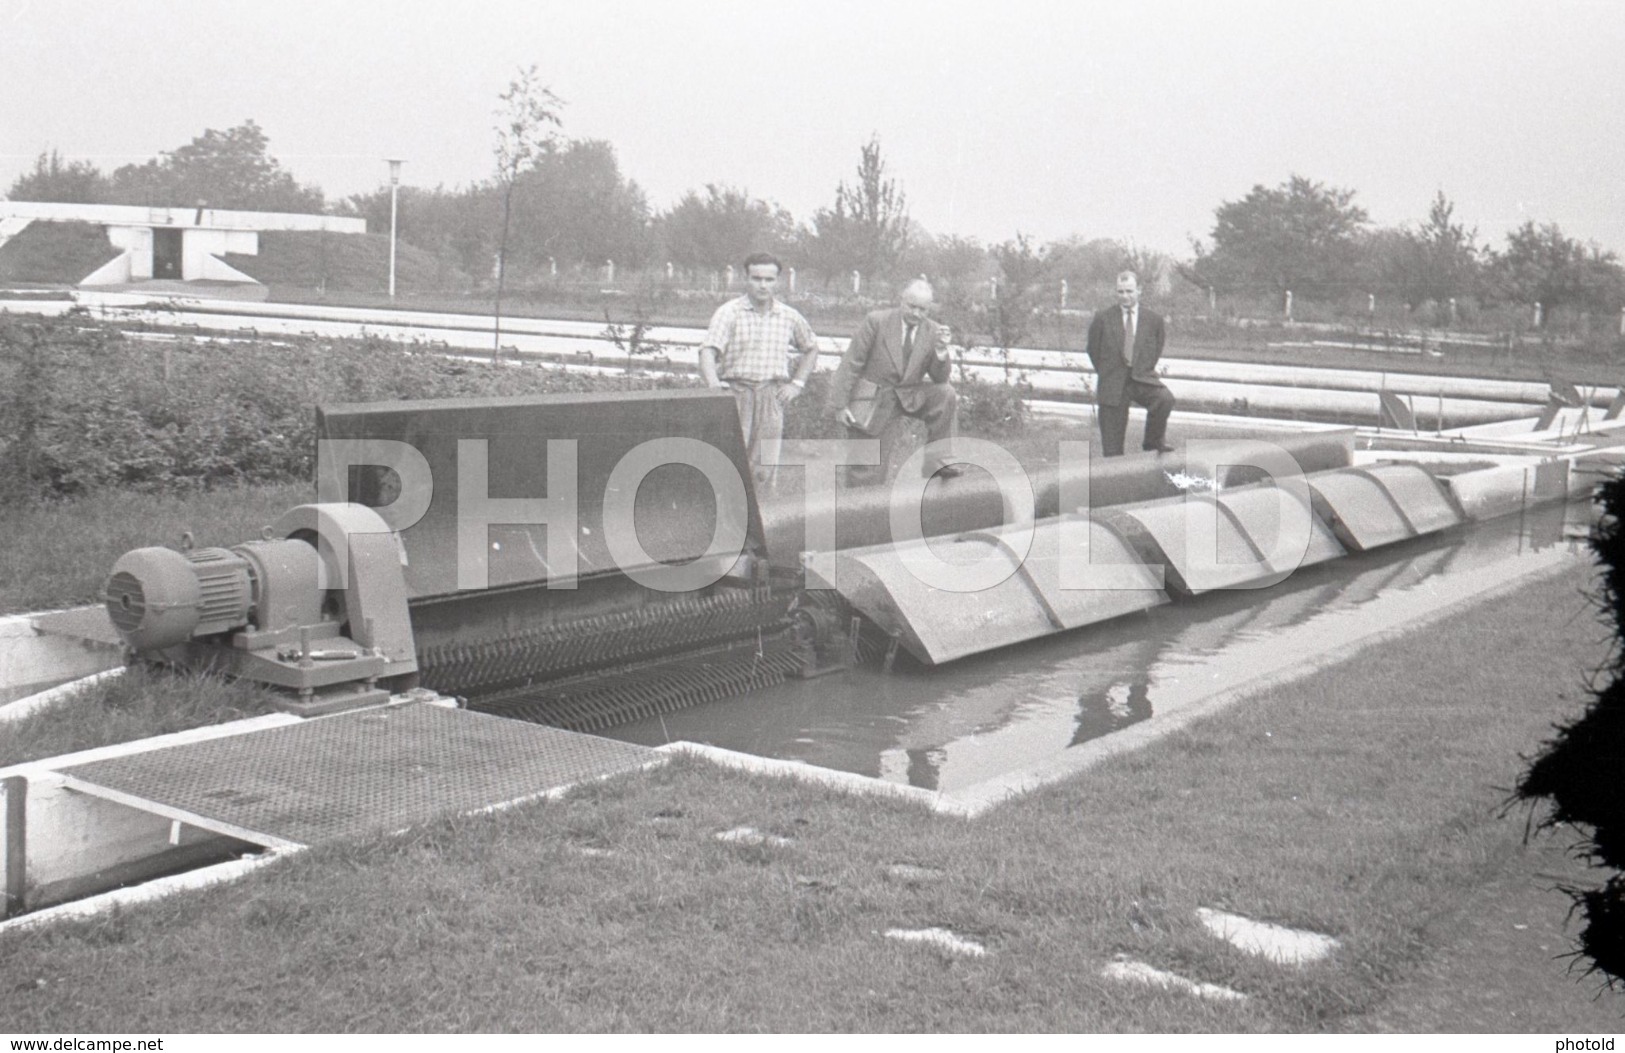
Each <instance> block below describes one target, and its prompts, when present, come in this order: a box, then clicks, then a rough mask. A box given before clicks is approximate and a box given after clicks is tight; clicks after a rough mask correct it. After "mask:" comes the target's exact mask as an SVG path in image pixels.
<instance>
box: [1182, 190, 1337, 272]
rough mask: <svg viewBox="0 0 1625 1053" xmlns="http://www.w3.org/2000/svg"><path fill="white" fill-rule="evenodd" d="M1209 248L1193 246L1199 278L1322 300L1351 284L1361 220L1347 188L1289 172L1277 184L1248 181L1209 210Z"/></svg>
mask: <svg viewBox="0 0 1625 1053" xmlns="http://www.w3.org/2000/svg"><path fill="white" fill-rule="evenodd" d="M1214 219H1215V223H1214V227H1213V249H1212V251H1211V252H1204V251H1200V246H1198V250H1199V251H1198V256H1197V260H1196V264H1195V269H1196V273H1197V274H1198V275H1199V276H1200V279H1201V280H1203V281H1204V282H1207V283H1209V284H1212V285H1217V286H1221V287H1229V288H1253V289H1258V288H1264V289H1270V290H1274V291H1276V292H1280V291H1284V290H1288V289H1290V290H1292V291H1294V292H1296V293H1297V294H1298V295H1300V296H1305V297H1326V296H1329V295H1333V294H1336V293H1338V292H1341V291H1343V290H1344V289H1345V288H1347V287H1348V286H1349V285H1350V284H1352V281H1353V278H1354V276H1355V268H1356V265H1357V262H1358V259H1359V241H1358V236H1359V234H1360V232H1361V230H1362V228H1363V227H1364V226H1365V224H1366V223H1367V222H1368V219H1369V217H1368V216H1367V215H1366V211H1365V209H1363V208H1361V207H1359V206H1358V205H1356V204H1354V191H1352V190H1338V189H1336V188H1332V187H1325V186H1322V185H1321V184H1319V183H1316V182H1313V181H1312V180H1309V179H1305V178H1304V177H1303V176H1298V175H1294V176H1292V177H1290V178H1289V179H1288V180H1287V181H1286V182H1285V183H1282V184H1281V185H1280V186H1279V187H1274V188H1268V187H1265V186H1263V185H1258V186H1254V187H1253V189H1252V192H1251V193H1249V194H1248V195H1247V196H1246V197H1245V198H1242V199H1241V200H1240V201H1226V202H1224V203H1223V204H1221V205H1220V206H1219V207H1218V208H1217V209H1215V210H1214Z"/></svg>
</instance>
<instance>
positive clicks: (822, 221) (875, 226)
mask: <svg viewBox="0 0 1625 1053" xmlns="http://www.w3.org/2000/svg"><path fill="white" fill-rule="evenodd" d="M857 175H858V179H857V183H856V184H854V185H852V186H848V185H847V184H846V182H845V181H844V180H843V181H842V182H840V183H839V184H837V185H836V187H835V207H834V208H832V209H831V208H822V209H819V210H818V211H817V212H816V213H815V214H814V215H813V237H812V242H811V245H810V250H811V254H812V256H813V259H814V261H815V266H817V267H818V268H819V269H820V270H822V271H823V272H824V276H825V279H826V280H829V279H831V278H833V277H835V276H838V275H841V274H844V273H845V272H847V271H849V270H856V271H860V272H862V273H864V274H868V275H871V276H873V277H878V278H890V277H893V276H894V275H895V274H896V271H897V264H898V262H899V261H900V260H901V259H902V256H903V253H904V252H905V251H906V250H907V248H908V238H909V225H908V201H907V198H906V197H905V196H904V195H903V192H902V191H901V190H898V189H897V181H896V180H893V179H887V178H886V163H885V161H883V160H882V159H881V156H880V140H879V138H878V137H874V136H871V137H870V139H869V141H868V142H867V143H865V144H864V145H863V147H862V150H861V154H860V159H859V161H858V172H857Z"/></svg>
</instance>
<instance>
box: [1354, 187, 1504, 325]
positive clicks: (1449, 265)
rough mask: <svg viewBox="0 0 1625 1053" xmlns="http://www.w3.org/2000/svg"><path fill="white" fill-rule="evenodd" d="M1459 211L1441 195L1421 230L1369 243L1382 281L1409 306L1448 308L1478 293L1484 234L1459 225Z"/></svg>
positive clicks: (1379, 237) (1388, 234)
mask: <svg viewBox="0 0 1625 1053" xmlns="http://www.w3.org/2000/svg"><path fill="white" fill-rule="evenodd" d="M1455 211H1456V206H1455V205H1454V204H1452V203H1451V201H1450V199H1449V198H1447V197H1445V196H1444V191H1442V190H1441V191H1439V192H1438V193H1437V194H1435V195H1434V198H1433V204H1432V205H1431V206H1430V207H1429V208H1428V218H1427V222H1426V223H1424V224H1422V226H1421V227H1420V228H1418V229H1416V230H1410V229H1402V230H1399V231H1393V232H1389V231H1379V232H1377V234H1376V235H1374V236H1373V237H1372V239H1371V240H1370V242H1369V243H1368V245H1367V249H1366V252H1367V255H1369V256H1371V257H1372V258H1373V266H1374V268H1375V269H1376V271H1377V272H1378V273H1377V278H1378V281H1379V282H1380V283H1381V284H1382V285H1384V286H1385V287H1387V288H1389V289H1392V290H1394V292H1395V293H1397V294H1398V295H1399V297H1400V298H1401V299H1403V300H1404V301H1405V302H1406V303H1408V304H1412V305H1415V304H1421V303H1426V302H1427V301H1429V300H1431V301H1433V302H1435V303H1444V302H1446V301H1448V300H1450V299H1452V298H1457V297H1464V296H1468V295H1470V294H1472V293H1474V292H1476V291H1477V289H1478V283H1479V276H1480V273H1481V271H1482V268H1483V251H1482V250H1481V249H1480V248H1479V246H1478V243H1477V242H1478V232H1477V231H1476V230H1468V229H1466V227H1464V226H1463V225H1462V224H1460V223H1457V222H1456V221H1455V218H1454V217H1455Z"/></svg>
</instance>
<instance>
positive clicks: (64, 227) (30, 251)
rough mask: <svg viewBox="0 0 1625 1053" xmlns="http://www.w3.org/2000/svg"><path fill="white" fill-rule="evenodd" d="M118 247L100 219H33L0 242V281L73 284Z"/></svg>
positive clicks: (110, 256) (84, 276) (114, 252)
mask: <svg viewBox="0 0 1625 1053" xmlns="http://www.w3.org/2000/svg"><path fill="white" fill-rule="evenodd" d="M120 251H122V250H120V249H116V248H114V247H113V243H112V242H111V241H108V240H107V228H106V227H104V226H103V225H102V224H100V223H81V222H78V221H57V220H35V221H34V222H32V223H30V224H29V225H28V226H26V227H24V228H23V229H22V230H20V231H18V232H17V233H16V234H15V235H14V236H12V237H10V238H8V239H6V242H5V244H4V245H0V281H6V282H15V281H26V282H65V283H67V284H70V285H72V284H77V283H78V282H80V281H81V280H83V279H84V278H86V277H88V276H89V275H90V273H91V272H92V271H94V270H95V269H96V268H98V267H100V266H101V265H102V264H104V263H107V262H108V261H109V260H112V259H114V258H115V257H117V256H118V254H119V252H120Z"/></svg>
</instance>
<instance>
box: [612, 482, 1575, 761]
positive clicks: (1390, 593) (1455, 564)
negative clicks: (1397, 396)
mask: <svg viewBox="0 0 1625 1053" xmlns="http://www.w3.org/2000/svg"><path fill="white" fill-rule="evenodd" d="M1590 514H1591V510H1590V506H1589V505H1577V506H1568V507H1564V506H1556V507H1547V508H1542V509H1537V510H1536V511H1534V512H1531V513H1529V514H1527V515H1525V516H1522V517H1508V518H1507V519H1505V520H1501V521H1497V522H1492V523H1489V524H1485V525H1482V526H1478V527H1475V528H1473V529H1470V530H1467V529H1459V530H1455V531H1450V532H1447V533H1446V534H1443V535H1439V536H1436V537H1434V538H1431V539H1421V540H1418V541H1415V542H1407V543H1404V544H1400V545H1395V546H1390V547H1389V548H1387V549H1386V550H1379V551H1378V552H1375V553H1368V554H1353V555H1350V556H1348V557H1346V558H1344V559H1339V560H1332V561H1329V562H1326V563H1322V564H1319V565H1316V566H1312V567H1307V568H1304V569H1302V570H1299V571H1298V572H1296V573H1295V574H1293V575H1292V576H1291V577H1289V578H1288V579H1287V580H1286V581H1284V582H1281V583H1280V584H1278V585H1275V586H1272V587H1271V588H1268V589H1261V590H1235V591H1227V592H1214V593H1209V594H1206V595H1203V596H1201V597H1198V598H1196V599H1194V600H1191V601H1187V602H1180V603H1174V604H1170V605H1166V606H1162V607H1157V608H1154V609H1151V610H1148V611H1142V612H1138V613H1135V614H1131V615H1128V616H1126V617H1123V618H1119V619H1116V620H1115V621H1112V622H1107V623H1104V624H1101V625H1096V626H1090V627H1087V628H1084V629H1081V630H1078V631H1076V632H1072V633H1066V634H1062V635H1059V636H1051V637H1046V638H1043V639H1040V640H1034V641H1029V642H1028V643H1025V644H1020V645H1017V646H1015V647H1011V648H1006V649H1004V650H1000V651H997V652H993V653H990V654H985V655H979V656H975V657H972V658H967V659H965V660H963V661H960V662H955V663H952V664H950V665H947V666H944V667H941V668H936V669H931V668H925V667H921V666H919V665H916V664H914V663H912V662H911V661H909V660H907V659H906V658H903V657H900V659H899V661H898V663H897V666H896V667H895V668H894V670H893V671H892V673H890V674H883V673H881V672H880V671H879V670H877V669H872V668H863V669H855V670H851V671H849V672H847V673H844V674H836V675H833V676H828V677H823V678H820V679H817V680H812V681H797V682H794V683H787V684H783V685H780V686H778V687H775V688H772V689H770V690H767V691H762V692H758V693H755V694H753V695H750V696H748V697H745V698H736V699H729V700H726V701H724V702H719V703H714V704H711V705H707V706H702V707H698V708H696V709H692V710H687V711H684V712H682V713H677V714H666V715H665V716H663V717H657V718H654V719H652V720H648V721H641V722H639V723H637V724H632V725H627V726H625V727H623V728H619V729H617V730H616V731H615V732H614V733H613V734H614V735H615V737H617V738H622V739H625V740H627V741H631V742H640V743H645V744H651V745H658V744H660V743H663V742H667V741H672V740H676V739H689V740H693V741H699V742H707V743H711V744H714V745H718V746H723V747H726V748H729V749H734V750H741V751H744V752H748V753H755V754H758V755H762V756H769V757H779V758H787V759H795V760H801V761H806V762H808V763H811V764H817V765H821V766H824V767H829V768H836V769H840V770H843V771H851V772H857V773H859V774H864V775H870V776H876V777H879V778H883V779H888V780H891V781H894V782H900V783H907V784H909V785H912V786H918V787H923V788H926V789H935V790H943V791H950V792H951V791H954V790H958V789H962V788H965V787H968V786H973V785H976V784H977V783H979V782H983V781H985V780H987V779H991V778H995V777H998V776H1002V775H1007V774H1009V773H1011V772H1013V771H1019V770H1023V769H1025V768H1028V767H1031V766H1032V765H1034V764H1037V763H1040V762H1042V761H1044V760H1045V759H1046V758H1051V757H1054V756H1057V755H1059V754H1061V753H1064V752H1065V751H1067V750H1069V749H1073V748H1076V747H1079V746H1083V745H1085V744H1087V743H1090V742H1094V741H1097V740H1100V739H1102V738H1104V737H1106V736H1109V735H1112V734H1114V733H1116V732H1118V731H1121V730H1123V729H1124V728H1128V727H1132V726H1134V725H1136V724H1139V723H1143V722H1145V721H1148V720H1151V721H1154V720H1155V719H1156V718H1157V716H1158V715H1166V714H1169V713H1173V712H1178V711H1179V710H1180V709H1182V708H1185V707H1187V706H1189V705H1191V704H1193V703H1194V702H1196V701H1199V700H1201V699H1203V698H1206V697H1209V696H1211V695H1212V694H1213V693H1215V692H1219V691H1224V690H1227V689H1229V688H1231V687H1234V686H1238V685H1239V684H1241V683H1243V682H1245V681H1247V680H1248V679H1250V678H1251V677H1253V676H1255V675H1257V673H1258V672H1259V671H1260V670H1261V669H1262V668H1265V667H1272V668H1273V667H1275V666H1277V665H1285V664H1287V663H1290V662H1293V661H1296V660H1297V659H1299V658H1305V657H1310V656H1312V655H1313V654H1315V653H1319V652H1321V651H1324V650H1327V649H1330V648H1333V647H1336V646H1338V645H1339V644H1340V643H1341V642H1342V641H1343V640H1344V639H1347V638H1348V637H1349V635H1350V634H1351V633H1355V632H1358V631H1364V630H1362V629H1358V628H1357V627H1356V624H1357V623H1358V624H1359V625H1364V626H1366V627H1367V628H1369V626H1370V625H1371V624H1373V622H1372V619H1375V620H1376V622H1375V624H1383V625H1385V624H1387V619H1391V618H1392V617H1395V616H1402V613H1403V606H1404V604H1405V603H1406V602H1407V601H1406V599H1405V597H1406V596H1407V595H1408V594H1418V590H1425V591H1423V592H1422V593H1420V595H1424V596H1437V595H1442V593H1441V592H1440V590H1447V591H1448V590H1451V589H1465V590H1476V589H1479V588H1482V587H1484V584H1485V582H1486V581H1488V582H1500V581H1505V580H1508V579H1510V578H1513V577H1515V576H1517V575H1518V574H1520V573H1522V572H1524V571H1526V570H1531V569H1535V568H1537V567H1539V566H1542V565H1545V564H1547V563H1549V562H1551V561H1552V560H1554V559H1558V560H1561V559H1563V558H1566V554H1567V553H1574V554H1575V555H1577V556H1583V555H1584V553H1585V551H1586V550H1585V548H1584V541H1583V528H1584V524H1585V523H1586V522H1588V517H1589V516H1590ZM1469 594H1471V593H1470V592H1464V593H1463V595H1469ZM1414 599H1415V595H1412V601H1414ZM1396 612H1397V613H1396ZM1361 619H1363V621H1362V620H1361ZM1311 623H1313V625H1312V627H1311V628H1310V629H1307V630H1306V629H1304V628H1303V627H1304V626H1310V625H1311Z"/></svg>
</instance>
